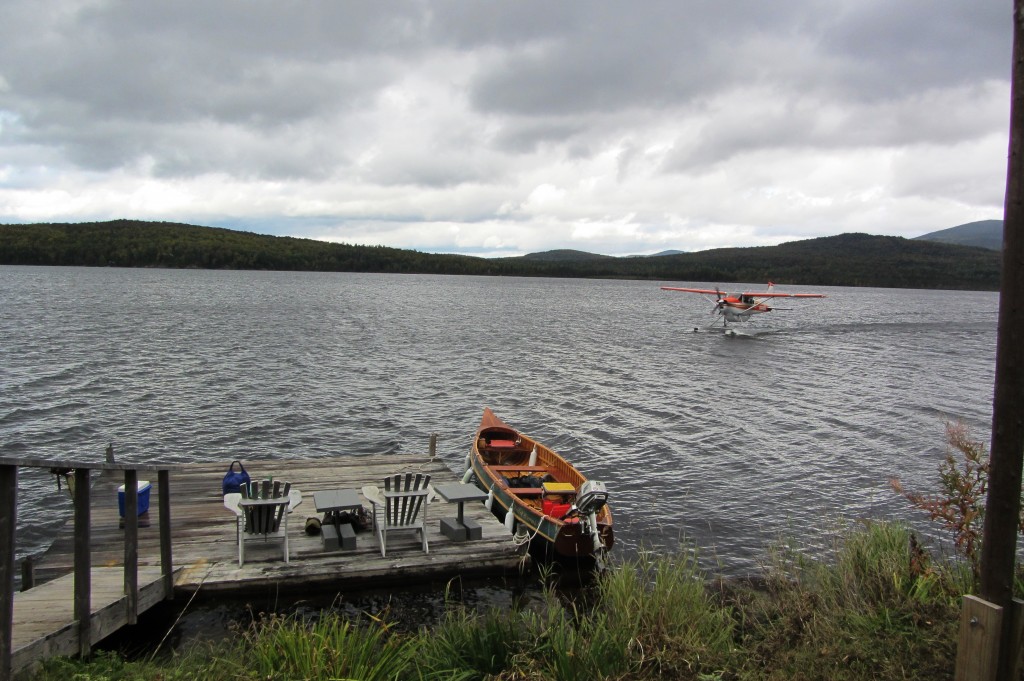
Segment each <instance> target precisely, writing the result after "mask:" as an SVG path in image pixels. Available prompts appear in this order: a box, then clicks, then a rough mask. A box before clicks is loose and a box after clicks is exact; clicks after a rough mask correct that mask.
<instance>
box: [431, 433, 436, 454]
mask: <svg viewBox="0 0 1024 681" xmlns="http://www.w3.org/2000/svg"><path fill="white" fill-rule="evenodd" d="M430 458H431V460H433V459H435V458H437V433H431V434H430Z"/></svg>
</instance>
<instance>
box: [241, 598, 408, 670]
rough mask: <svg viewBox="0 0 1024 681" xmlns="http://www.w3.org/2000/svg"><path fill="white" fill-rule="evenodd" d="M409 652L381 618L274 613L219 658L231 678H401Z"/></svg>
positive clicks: (245, 633) (251, 629)
mask: <svg viewBox="0 0 1024 681" xmlns="http://www.w3.org/2000/svg"><path fill="white" fill-rule="evenodd" d="M409 652H410V649H409V647H408V646H405V645H402V644H401V643H400V641H399V639H398V638H397V637H393V636H391V635H390V633H389V631H388V627H387V625H386V624H384V623H383V622H374V623H373V624H369V625H354V624H352V623H350V622H349V621H347V620H344V619H343V618H341V617H339V616H337V615H333V614H332V615H325V616H322V617H319V618H316V619H315V620H314V621H311V622H309V621H304V620H302V619H300V618H298V617H277V616H274V617H270V618H269V619H267V620H264V621H261V622H257V623H255V624H253V625H252V626H251V627H250V628H249V629H247V630H246V631H245V632H244V634H243V636H242V637H241V640H240V642H239V651H238V653H237V654H236V655H234V656H232V657H231V658H230V659H226V660H225V661H224V662H225V665H226V666H227V667H228V668H229V670H230V671H231V672H233V675H234V676H233V677H234V678H257V679H263V680H265V681H271V680H274V679H310V680H315V679H323V680H324V681H327V680H329V679H330V680H334V679H359V680H360V681H385V680H390V679H398V678H404V676H402V675H403V673H404V670H405V669H406V667H407V666H408V664H409ZM222 678H223V676H222ZM229 678H230V677H229Z"/></svg>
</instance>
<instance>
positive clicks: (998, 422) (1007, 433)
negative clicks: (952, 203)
mask: <svg viewBox="0 0 1024 681" xmlns="http://www.w3.org/2000/svg"><path fill="white" fill-rule="evenodd" d="M1022 22H1024V0H1014V3H1013V67H1012V75H1011V82H1010V148H1009V159H1008V162H1007V169H1006V198H1005V203H1004V207H1003V272H1002V285H1001V288H1000V296H999V332H998V337H997V345H996V374H995V394H994V399H993V403H992V446H991V458H990V465H991V467H990V469H989V487H988V500H987V502H986V506H985V529H984V538H983V540H982V549H981V594H980V595H981V597H982V598H983V599H985V600H987V601H988V602H989V603H991V604H993V605H995V606H999V607H1001V608H1002V614H1003V616H1002V622H1001V626H1000V627H999V634H998V639H999V653H998V655H999V657H998V672H997V675H996V678H997V679H999V680H1003V679H1005V680H1009V679H1011V677H1012V675H1013V672H1014V669H1015V665H1016V657H1017V653H1018V650H1019V648H1020V641H1019V640H1017V639H1018V638H1019V636H1015V635H1014V632H1015V631H1018V632H1019V629H1017V627H1016V626H1015V625H1016V624H1018V623H1019V622H1015V620H1019V612H1020V610H1019V609H1017V613H1018V615H1016V616H1015V615H1014V614H1013V613H1014V610H1015V609H1014V607H1013V573H1014V564H1015V561H1016V552H1017V530H1018V518H1019V517H1020V494H1021V468H1022V462H1024V23H1022ZM992 633H993V634H995V632H992Z"/></svg>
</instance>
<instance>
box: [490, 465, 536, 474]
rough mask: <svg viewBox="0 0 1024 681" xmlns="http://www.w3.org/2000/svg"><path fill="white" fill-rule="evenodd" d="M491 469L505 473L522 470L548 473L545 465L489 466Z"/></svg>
mask: <svg viewBox="0 0 1024 681" xmlns="http://www.w3.org/2000/svg"><path fill="white" fill-rule="evenodd" d="M489 468H490V469H491V470H492V471H497V472H499V473H507V472H509V471H522V472H524V473H550V472H551V471H550V470H549V469H548V467H547V466H489Z"/></svg>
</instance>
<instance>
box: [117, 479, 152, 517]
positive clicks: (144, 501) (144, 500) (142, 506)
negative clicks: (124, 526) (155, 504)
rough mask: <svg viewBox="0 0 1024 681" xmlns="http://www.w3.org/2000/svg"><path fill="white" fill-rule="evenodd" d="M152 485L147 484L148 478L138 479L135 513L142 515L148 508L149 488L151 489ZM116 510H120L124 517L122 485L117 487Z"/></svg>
mask: <svg viewBox="0 0 1024 681" xmlns="http://www.w3.org/2000/svg"><path fill="white" fill-rule="evenodd" d="M152 487H153V486H152V485H151V484H149V481H148V480H139V491H138V497H136V502H137V503H136V511H137V512H136V513H135V515H142V514H143V513H145V512H146V511H148V510H149V490H150V489H152ZM117 510H118V511H120V512H121V517H122V518H123V517H124V485H121V486H120V487H118V488H117Z"/></svg>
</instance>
